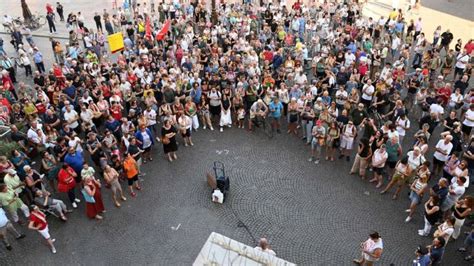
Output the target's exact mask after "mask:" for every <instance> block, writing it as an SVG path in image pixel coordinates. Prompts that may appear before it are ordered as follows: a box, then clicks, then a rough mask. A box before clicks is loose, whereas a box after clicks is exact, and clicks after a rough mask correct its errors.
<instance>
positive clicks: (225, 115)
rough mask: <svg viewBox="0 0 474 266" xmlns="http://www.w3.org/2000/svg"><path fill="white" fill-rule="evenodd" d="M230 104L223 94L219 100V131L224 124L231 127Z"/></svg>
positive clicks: (222, 129) (222, 128)
mask: <svg viewBox="0 0 474 266" xmlns="http://www.w3.org/2000/svg"><path fill="white" fill-rule="evenodd" d="M231 106H232V103H231V101H230V99H229V97H228V96H227V95H225V94H223V95H222V100H221V120H220V123H219V125H220V127H221V132H223V131H224V126H228V127H232V115H231V109H230V107H231Z"/></svg>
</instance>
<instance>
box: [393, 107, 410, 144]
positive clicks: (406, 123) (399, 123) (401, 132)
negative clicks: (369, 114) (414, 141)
mask: <svg viewBox="0 0 474 266" xmlns="http://www.w3.org/2000/svg"><path fill="white" fill-rule="evenodd" d="M395 126H396V128H397V132H398V141H399V143H400V144H403V138H404V137H405V135H406V131H407V130H408V129H410V120H408V117H407V116H406V115H405V114H404V113H401V114H400V116H399V117H398V118H397V120H396V122H395Z"/></svg>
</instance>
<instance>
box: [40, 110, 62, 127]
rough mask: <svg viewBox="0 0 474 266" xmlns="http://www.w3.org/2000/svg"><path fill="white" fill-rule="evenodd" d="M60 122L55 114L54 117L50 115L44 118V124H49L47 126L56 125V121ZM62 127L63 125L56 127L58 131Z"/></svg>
mask: <svg viewBox="0 0 474 266" xmlns="http://www.w3.org/2000/svg"><path fill="white" fill-rule="evenodd" d="M58 120H59V118H58V116H57V115H56V114H53V115H52V116H49V115H45V116H44V123H45V124H47V125H52V124H54V123H56V121H58ZM60 126H61V123H59V124H58V125H57V126H56V129H58V128H59V127H60Z"/></svg>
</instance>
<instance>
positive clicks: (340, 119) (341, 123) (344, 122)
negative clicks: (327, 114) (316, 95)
mask: <svg viewBox="0 0 474 266" xmlns="http://www.w3.org/2000/svg"><path fill="white" fill-rule="evenodd" d="M336 122H337V125H338V126H339V128H342V127H343V126H345V125H347V122H349V117H347V116H344V115H340V116H338V117H337V118H336Z"/></svg>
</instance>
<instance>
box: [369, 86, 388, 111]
mask: <svg viewBox="0 0 474 266" xmlns="http://www.w3.org/2000/svg"><path fill="white" fill-rule="evenodd" d="M389 104H390V100H389V97H388V94H387V89H386V88H382V89H381V90H380V91H378V92H376V93H375V100H374V103H373V104H372V105H373V106H374V107H375V108H376V109H377V112H378V113H379V114H380V115H384V114H385V112H386V110H387V106H388V105H389Z"/></svg>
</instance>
